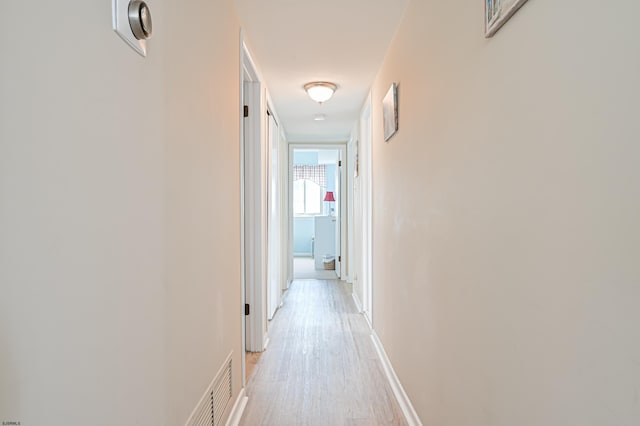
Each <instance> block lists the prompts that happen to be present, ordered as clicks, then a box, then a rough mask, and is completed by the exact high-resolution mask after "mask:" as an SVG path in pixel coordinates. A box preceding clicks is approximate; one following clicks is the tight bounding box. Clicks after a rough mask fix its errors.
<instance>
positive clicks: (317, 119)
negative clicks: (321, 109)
mask: <svg viewBox="0 0 640 426" xmlns="http://www.w3.org/2000/svg"><path fill="white" fill-rule="evenodd" d="M313 119H314V120H315V121H324V120H326V119H327V116H326V115H324V114H318V115H316V116H315V117H313Z"/></svg>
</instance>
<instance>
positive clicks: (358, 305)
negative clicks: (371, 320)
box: [351, 291, 371, 325]
mask: <svg viewBox="0 0 640 426" xmlns="http://www.w3.org/2000/svg"><path fill="white" fill-rule="evenodd" d="M351 297H353V303H355V304H356V309H357V310H358V312H359V313H362V302H360V298H359V297H358V295H357V294H356V292H355V291H353V292H351ZM367 323H368V321H367ZM369 325H371V324H369Z"/></svg>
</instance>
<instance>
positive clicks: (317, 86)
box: [304, 81, 338, 104]
mask: <svg viewBox="0 0 640 426" xmlns="http://www.w3.org/2000/svg"><path fill="white" fill-rule="evenodd" d="M337 88H338V86H336V85H335V84H333V83H327V82H326V81H314V82H312V83H307V84H305V85H304V90H306V91H307V94H308V95H309V97H310V98H311V99H313V100H314V101H316V102H318V103H319V104H321V103H323V102H326V101H328V100H329V99H331V97H332V96H333V93H334V92H335V91H336V89H337Z"/></svg>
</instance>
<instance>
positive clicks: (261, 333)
mask: <svg viewBox="0 0 640 426" xmlns="http://www.w3.org/2000/svg"><path fill="white" fill-rule="evenodd" d="M245 83H254V84H257V87H258V90H255V91H253V93H249V92H252V91H247V90H246V89H245ZM264 98H265V89H264V85H263V84H262V78H261V76H260V74H259V72H258V70H257V68H256V66H255V63H254V61H253V59H252V56H251V53H250V51H249V49H248V47H247V45H246V43H245V41H244V32H243V31H241V32H240V108H239V111H238V116H239V121H240V144H239V145H240V214H241V217H240V223H241V229H240V234H241V241H240V247H241V252H240V257H241V306H240V316H241V330H242V354H241V355H242V356H241V358H242V384H243V386H246V360H245V353H246V352H247V351H250V352H262V351H263V350H264V348H265V342H266V339H267V336H266V324H265V319H264V317H265V315H264V303H263V301H264V297H265V288H264V287H265V276H266V235H265V234H266V200H265V196H264V194H265V190H266V182H265V180H266V172H265V170H266V169H265V167H266V155H265V149H264V140H263V139H264V135H263V133H264V132H263V129H264V122H263V115H264V114H263V110H264V109H265V107H264V105H265V100H264ZM245 105H247V106H248V107H249V117H248V118H245V117H244V106H245ZM247 120H249V121H247ZM245 138H246V140H245ZM246 304H249V305H250V310H251V313H250V315H245V306H246Z"/></svg>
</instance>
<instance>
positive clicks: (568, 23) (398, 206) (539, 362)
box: [372, 0, 640, 426]
mask: <svg viewBox="0 0 640 426" xmlns="http://www.w3.org/2000/svg"><path fill="white" fill-rule="evenodd" d="M639 13H640V3H638V2H637V1H635V0H623V1H619V2H616V4H615V6H607V5H604V4H603V3H602V2H601V1H596V0H568V1H564V2H557V1H552V0H531V1H529V2H528V3H527V4H525V6H524V7H523V9H522V10H520V11H519V12H518V13H517V14H516V15H515V16H514V17H513V18H512V19H511V20H510V21H509V22H507V24H506V26H505V27H503V28H502V29H501V30H500V31H499V32H498V33H497V35H496V36H495V37H494V38H493V39H490V40H485V39H484V38H483V24H482V14H483V2H482V1H476V0H463V1H458V2H444V1H435V0H424V1H412V2H411V4H410V6H409V9H408V11H407V13H406V16H405V19H404V21H403V23H402V25H401V28H400V29H399V32H398V34H397V36H396V38H395V40H394V42H393V44H392V46H391V48H390V50H389V52H388V55H387V57H386V60H385V62H384V65H383V67H382V69H381V71H380V73H379V75H378V77H377V79H376V82H375V84H374V86H373V97H372V99H373V120H374V123H373V124H374V126H373V130H374V139H373V146H374V153H373V168H374V169H373V175H374V188H373V193H374V206H373V215H374V229H373V232H374V266H373V272H374V274H373V277H374V295H375V306H374V325H375V328H376V330H377V332H378V334H379V335H380V336H381V339H382V341H383V343H384V345H385V348H386V350H387V352H388V354H389V356H390V358H391V360H392V362H393V365H394V367H395V369H396V372H397V373H398V375H399V377H400V379H401V381H402V383H403V385H404V387H405V389H406V391H407V392H408V394H409V396H410V398H411V400H412V401H413V403H414V405H415V408H416V409H417V412H418V413H419V415H420V417H421V418H422V421H423V423H424V424H428V425H456V426H465V425H469V426H481V425H504V426H512V425H519V426H526V425H545V426H553V425H556V426H561V425H578V424H579V425H605V424H606V425H612V424H616V425H636V424H639V423H640V399H639V398H638V394H639V392H640V328H639V327H638V324H640V309H638V301H639V300H640V285H639V283H640V262H638V254H639V251H638V247H640V227H639V226H638V217H640V201H639V200H640V175H639V172H638V170H639V168H638V159H639V158H640V144H638V141H639V140H640V120H638V112H639V111H640V109H639V107H638V99H640V79H639V78H638V76H639V75H640V56H638V40H639V39H640V26H638V24H637V16H638V15H639ZM394 81H395V82H398V84H399V98H400V104H399V113H400V131H399V132H398V134H397V135H396V136H395V137H394V138H393V139H392V140H391V141H390V143H388V144H386V143H385V142H384V140H383V136H382V117H381V110H380V105H381V101H382V98H383V97H384V95H385V93H386V91H387V90H388V88H389V86H390V85H391V83H392V82H394Z"/></svg>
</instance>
